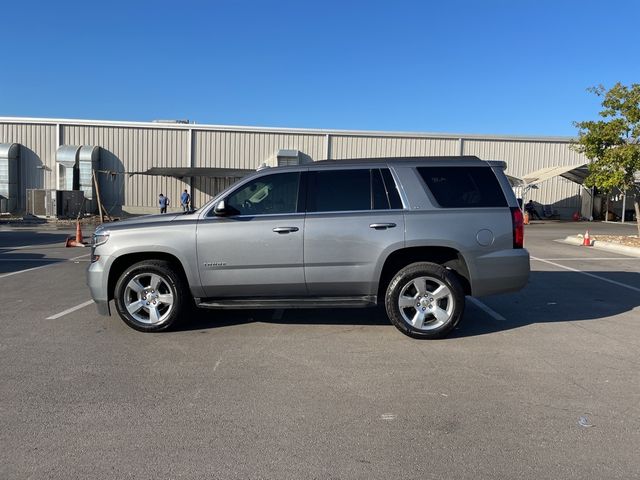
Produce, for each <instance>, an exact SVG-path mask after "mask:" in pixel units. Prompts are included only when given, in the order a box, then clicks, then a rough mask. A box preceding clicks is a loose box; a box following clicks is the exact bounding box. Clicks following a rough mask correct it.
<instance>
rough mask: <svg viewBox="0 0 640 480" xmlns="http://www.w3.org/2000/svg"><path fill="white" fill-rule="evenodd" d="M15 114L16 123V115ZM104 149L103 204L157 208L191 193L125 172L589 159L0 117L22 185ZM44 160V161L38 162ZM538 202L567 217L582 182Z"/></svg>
mask: <svg viewBox="0 0 640 480" xmlns="http://www.w3.org/2000/svg"><path fill="white" fill-rule="evenodd" d="M12 120H13V121H12ZM58 130H59V132H60V133H59V134H60V144H61V145H94V146H99V147H101V155H100V156H101V158H100V168H101V169H103V170H109V171H113V172H117V173H118V174H116V175H107V174H100V175H99V180H100V188H101V194H102V196H103V202H104V203H105V204H106V206H107V208H108V209H110V210H111V211H113V212H114V213H116V214H118V213H119V210H120V207H122V209H124V210H125V211H128V212H132V213H142V212H155V211H157V197H158V194H159V193H160V192H162V193H164V194H165V195H168V196H169V198H170V199H171V201H172V207H173V208H174V209H179V207H180V203H179V199H180V193H181V192H182V190H184V189H185V188H187V189H189V190H191V185H190V179H185V180H184V181H181V180H176V179H171V178H164V177H150V176H143V175H136V176H133V177H130V176H128V175H122V173H123V172H132V171H144V170H147V169H148V168H151V167H189V166H194V167H222V168H238V169H255V168H256V167H258V166H259V165H260V164H261V163H263V162H268V163H271V164H273V163H274V157H275V155H276V153H277V152H278V150H281V149H290V150H299V151H301V152H303V153H304V154H306V155H308V156H309V157H310V158H311V159H312V160H324V159H326V158H333V159H349V158H362V157H393V156H402V157H406V156H429V155H436V156H455V155H460V154H463V155H477V156H478V157H480V158H482V159H485V160H504V161H506V162H507V165H508V168H507V172H508V173H511V174H513V175H515V176H522V175H523V174H525V173H530V172H532V171H535V170H538V169H540V168H543V167H547V166H552V165H574V164H580V163H586V159H585V158H584V157H583V156H582V155H579V154H577V153H576V152H574V151H573V150H571V149H570V148H569V141H568V140H564V139H557V138H553V139H552V138H548V139H546V138H544V137H541V138H509V137H507V138H500V137H497V138H491V137H487V138H482V137H477V136H473V137H464V136H462V137H461V138H460V137H458V136H457V135H437V134H434V135H430V134H411V133H408V134H395V133H385V132H340V131H335V132H332V131H324V130H322V131H317V130H316V131H314V130H287V129H282V130H279V129H259V128H242V127H222V126H206V125H163V124H138V123H125V122H122V123H120V122H94V121H66V120H49V119H0V142H3V143H11V142H14V143H20V144H22V149H21V155H22V161H21V164H22V172H23V173H22V175H21V179H22V181H21V192H22V201H23V205H24V189H26V188H55V181H56V173H55V169H56V165H55V152H56V148H57V145H58V142H57V140H58V139H57V138H56V135H57V133H56V132H57V131H58ZM38 167H44V168H38ZM235 180H236V179H234V178H226V179H225V178H219V179H194V183H193V191H192V192H191V193H192V197H193V203H194V205H196V206H201V205H203V204H204V203H205V202H206V201H208V200H209V199H210V198H211V196H213V195H215V194H216V193H217V192H219V191H220V190H222V189H224V188H226V187H227V186H228V185H230V184H232V183H233V182H234V181H235ZM530 196H531V198H533V200H534V201H536V202H539V203H541V204H551V205H554V208H557V209H559V210H560V211H561V212H562V213H563V214H564V215H569V214H570V213H571V212H572V211H575V210H579V208H580V187H579V186H577V185H575V184H573V183H571V182H569V181H568V180H564V179H562V178H559V179H554V180H550V181H547V182H545V183H544V184H542V185H541V186H540V188H539V189H538V190H533V191H532V192H531V194H530Z"/></svg>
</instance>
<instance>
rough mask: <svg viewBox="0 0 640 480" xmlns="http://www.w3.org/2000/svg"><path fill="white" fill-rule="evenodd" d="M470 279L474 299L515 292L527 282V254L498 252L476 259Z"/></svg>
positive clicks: (514, 250)
mask: <svg viewBox="0 0 640 480" xmlns="http://www.w3.org/2000/svg"><path fill="white" fill-rule="evenodd" d="M474 267H475V268H474V270H475V274H473V273H472V275H471V278H472V281H471V294H472V295H473V296H474V297H481V296H484V295H494V294H497V293H508V292H516V291H518V290H521V289H522V288H523V287H524V286H525V285H526V284H527V282H528V281H529V271H530V266H529V252H528V251H527V250H525V249H513V250H500V251H498V252H493V253H490V254H488V255H484V256H481V257H478V258H477V259H476V262H475V265H474Z"/></svg>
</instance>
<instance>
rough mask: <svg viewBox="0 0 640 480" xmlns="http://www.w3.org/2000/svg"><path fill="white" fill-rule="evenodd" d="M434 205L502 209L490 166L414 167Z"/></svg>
mask: <svg viewBox="0 0 640 480" xmlns="http://www.w3.org/2000/svg"><path fill="white" fill-rule="evenodd" d="M418 173H419V174H420V176H421V177H422V179H423V180H424V182H425V183H426V185H427V188H428V189H429V191H430V192H431V194H432V195H433V197H434V199H435V200H436V202H438V204H439V205H440V206H441V207H444V208H480V207H506V206H507V200H506V198H505V196H504V193H503V192H502V187H500V183H498V179H497V178H496V176H495V174H494V173H493V171H492V170H491V168H490V167H418Z"/></svg>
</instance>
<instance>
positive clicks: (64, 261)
mask: <svg viewBox="0 0 640 480" xmlns="http://www.w3.org/2000/svg"><path fill="white" fill-rule="evenodd" d="M89 255H91V254H90V253H85V254H84V255H78V256H77V257H73V258H70V259H68V260H57V261H54V262H53V263H47V264H46V265H40V266H39V267H33V268H27V269H25V270H18V271H17V272H10V273H5V274H3V275H0V278H7V277H11V276H13V275H18V274H20V273H27V272H33V271H34V270H40V269H41V268H47V267H51V266H53V265H59V264H61V263H66V262H73V261H74V260H78V259H79V258H83V257H88V256H89Z"/></svg>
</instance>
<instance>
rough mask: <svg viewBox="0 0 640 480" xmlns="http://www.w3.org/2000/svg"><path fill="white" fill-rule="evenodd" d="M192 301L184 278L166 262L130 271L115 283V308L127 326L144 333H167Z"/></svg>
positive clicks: (143, 264)
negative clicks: (161, 331) (189, 301)
mask: <svg viewBox="0 0 640 480" xmlns="http://www.w3.org/2000/svg"><path fill="white" fill-rule="evenodd" d="M187 298H189V292H188V290H187V289H186V287H185V283H184V281H183V280H182V278H181V276H180V275H178V274H177V273H176V272H175V270H174V269H173V268H172V265H171V264H170V263H169V262H166V261H164V260H145V261H142V262H138V263H136V264H134V265H132V266H131V267H129V268H127V269H126V270H125V271H124V272H123V273H122V275H121V276H120V278H119V279H118V282H117V283H116V288H115V304H116V310H117V311H118V314H119V315H120V317H121V318H122V320H124V322H125V323H126V324H127V325H129V326H130V327H132V328H135V329H136V330H139V331H141V332H158V331H160V330H166V329H168V328H169V327H171V326H172V325H175V323H176V322H177V321H178V319H179V318H180V313H181V312H182V310H183V309H184V305H185V304H186V303H187V300H186V299H187Z"/></svg>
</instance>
